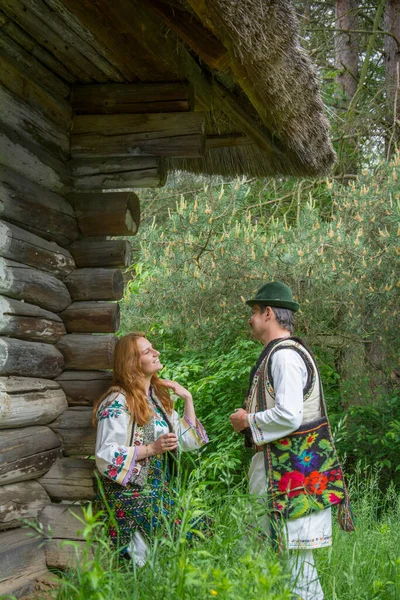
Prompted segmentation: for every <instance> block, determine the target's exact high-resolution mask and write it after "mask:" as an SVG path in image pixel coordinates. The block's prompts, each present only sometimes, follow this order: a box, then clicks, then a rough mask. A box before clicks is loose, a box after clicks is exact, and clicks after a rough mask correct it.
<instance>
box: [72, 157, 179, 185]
mask: <svg viewBox="0 0 400 600" xmlns="http://www.w3.org/2000/svg"><path fill="white" fill-rule="evenodd" d="M69 166H70V168H71V173H72V178H73V186H74V188H75V189H76V190H87V191H93V192H95V191H97V190H107V189H113V190H118V189H123V188H142V187H144V188H147V187H162V186H163V185H165V183H166V181H167V172H166V168H165V163H164V161H163V160H162V159H161V158H159V157H156V156H135V157H130V156H129V157H125V158H121V157H120V158H86V159H84V158H81V159H75V160H72V161H70V163H69Z"/></svg>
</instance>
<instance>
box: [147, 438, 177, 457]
mask: <svg viewBox="0 0 400 600" xmlns="http://www.w3.org/2000/svg"><path fill="white" fill-rule="evenodd" d="M151 446H152V450H153V452H154V454H164V453H165V452H171V451H172V450H175V448H177V446H178V438H177V437H176V435H175V434H174V433H164V434H163V435H160V437H159V438H157V439H156V441H155V442H153V443H152V444H151Z"/></svg>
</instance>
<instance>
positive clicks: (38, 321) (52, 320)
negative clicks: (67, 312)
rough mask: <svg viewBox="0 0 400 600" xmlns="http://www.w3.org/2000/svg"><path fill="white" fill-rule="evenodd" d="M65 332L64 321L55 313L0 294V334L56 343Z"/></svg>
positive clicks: (31, 340) (30, 340)
mask: <svg viewBox="0 0 400 600" xmlns="http://www.w3.org/2000/svg"><path fill="white" fill-rule="evenodd" d="M65 333H66V330H65V326H64V323H63V321H62V319H61V318H60V317H59V316H58V315H56V314H55V313H52V312H50V311H48V310H44V309H43V308H40V307H39V306H36V305H35V304H28V302H20V301H19V300H15V299H13V298H6V297H5V296H0V335H3V336H5V335H6V336H9V337H15V338H20V339H23V340H27V341H29V342H44V343H47V344H54V343H56V342H57V341H58V340H59V339H60V337H61V336H62V335H65Z"/></svg>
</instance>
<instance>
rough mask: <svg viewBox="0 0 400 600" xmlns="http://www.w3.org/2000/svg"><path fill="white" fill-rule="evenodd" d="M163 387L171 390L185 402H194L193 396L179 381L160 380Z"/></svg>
mask: <svg viewBox="0 0 400 600" xmlns="http://www.w3.org/2000/svg"><path fill="white" fill-rule="evenodd" d="M160 383H161V385H163V386H164V387H166V388H169V389H171V390H172V391H173V392H175V394H176V395H177V396H179V398H183V399H184V400H192V394H191V393H190V392H189V390H187V389H186V388H184V387H183V385H181V384H180V383H178V382H177V381H171V379H160Z"/></svg>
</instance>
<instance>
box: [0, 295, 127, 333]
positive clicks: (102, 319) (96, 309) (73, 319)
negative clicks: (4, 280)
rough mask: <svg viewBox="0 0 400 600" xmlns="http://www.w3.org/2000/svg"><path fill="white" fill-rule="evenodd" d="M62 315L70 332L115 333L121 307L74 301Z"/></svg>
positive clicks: (111, 303) (103, 303)
mask: <svg viewBox="0 0 400 600" xmlns="http://www.w3.org/2000/svg"><path fill="white" fill-rule="evenodd" d="M0 308H1V301H0ZM61 317H62V319H63V321H64V323H65V327H66V329H67V331H68V333H115V332H116V331H118V329H119V323H120V308H119V304H117V303H114V302H74V303H73V304H70V305H69V307H68V308H67V309H66V310H64V311H63V312H62V313H61ZM0 323H1V316H0ZM0 331H1V328H0Z"/></svg>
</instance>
